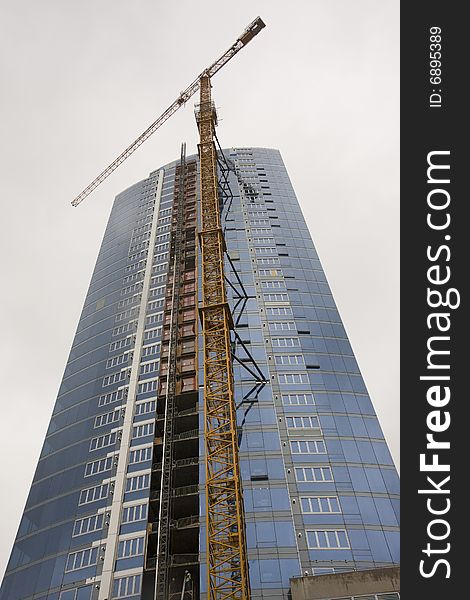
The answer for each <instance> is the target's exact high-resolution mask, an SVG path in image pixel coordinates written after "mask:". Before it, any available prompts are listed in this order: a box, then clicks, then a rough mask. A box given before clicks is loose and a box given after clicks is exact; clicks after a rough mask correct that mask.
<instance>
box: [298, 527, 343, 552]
mask: <svg viewBox="0 0 470 600" xmlns="http://www.w3.org/2000/svg"><path fill="white" fill-rule="evenodd" d="M306 534H307V544H308V547H309V548H311V549H315V550H326V549H329V548H349V541H348V536H347V533H346V530H345V529H315V530H312V531H306Z"/></svg>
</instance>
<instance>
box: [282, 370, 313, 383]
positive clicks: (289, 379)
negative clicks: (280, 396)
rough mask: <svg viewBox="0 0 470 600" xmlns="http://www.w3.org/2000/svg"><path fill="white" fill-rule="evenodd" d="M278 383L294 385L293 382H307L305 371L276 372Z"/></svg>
mask: <svg viewBox="0 0 470 600" xmlns="http://www.w3.org/2000/svg"><path fill="white" fill-rule="evenodd" d="M278 379H279V383H280V384H281V385H282V384H285V385H295V384H299V383H300V384H303V383H309V379H308V375H307V373H279V374H278Z"/></svg>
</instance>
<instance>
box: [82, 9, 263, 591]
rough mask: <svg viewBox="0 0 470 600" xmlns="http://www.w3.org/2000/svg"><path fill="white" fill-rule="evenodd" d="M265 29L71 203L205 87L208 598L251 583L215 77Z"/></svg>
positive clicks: (254, 29)
mask: <svg viewBox="0 0 470 600" xmlns="http://www.w3.org/2000/svg"><path fill="white" fill-rule="evenodd" d="M264 26H265V24H264V23H263V21H262V20H261V18H260V17H257V18H256V19H255V20H254V21H253V22H252V23H250V25H249V26H248V27H247V28H246V29H245V30H244V32H243V33H242V34H241V35H240V36H239V37H238V38H237V40H236V41H235V43H234V44H232V46H230V48H229V49H228V50H227V51H226V52H224V54H223V55H222V56H221V57H220V58H219V59H217V60H216V61H215V62H214V63H212V65H211V66H210V67H208V68H207V69H205V70H204V71H203V72H202V73H201V75H199V76H198V77H197V79H195V80H194V81H193V82H192V83H191V84H190V85H189V86H188V87H187V88H186V90H184V91H183V92H181V94H180V95H179V96H178V98H177V99H176V100H175V101H174V102H173V104H171V105H170V106H169V107H168V108H167V109H166V110H165V112H164V113H163V114H162V115H161V116H160V117H158V119H157V120H156V121H154V122H153V123H152V124H151V125H150V126H149V127H148V128H147V129H146V130H145V131H144V132H143V133H142V134H141V135H140V136H139V137H138V138H137V139H136V140H135V141H134V142H133V143H132V144H130V146H128V147H127V148H126V149H125V150H124V151H123V152H122V153H121V154H120V155H119V156H118V157H117V158H116V159H115V160H114V161H113V162H112V163H111V164H110V165H109V166H108V167H107V168H106V169H105V170H104V171H102V173H100V174H99V175H98V177H96V178H95V179H94V180H93V181H92V182H91V183H90V184H89V185H88V186H87V187H86V188H85V189H84V190H83V191H82V192H81V193H80V194H79V195H78V196H77V197H76V198H75V199H74V200H73V202H72V204H73V206H77V205H78V204H80V202H82V200H84V199H85V198H86V197H87V196H88V195H89V194H90V193H91V192H92V191H93V190H94V189H96V188H97V187H98V186H99V185H100V184H101V183H102V182H103V181H104V180H105V179H106V178H107V177H108V176H109V175H111V173H112V172H113V171H114V170H115V169H117V167H118V166H119V165H120V164H121V163H123V162H124V161H125V160H126V158H128V157H129V156H130V155H131V154H132V153H133V152H134V151H135V150H136V149H137V148H138V147H139V146H141V145H142V144H143V142H145V140H146V139H148V138H149V137H150V136H151V135H152V134H153V133H154V132H155V131H156V130H157V129H158V128H159V127H160V126H161V125H162V124H163V123H164V122H165V121H166V120H168V119H169V118H170V117H171V115H173V114H174V113H175V112H176V111H177V110H178V108H180V107H181V106H182V105H184V104H185V103H186V102H187V101H188V100H189V99H190V98H191V97H192V96H193V95H194V94H195V93H196V92H197V90H198V89H200V104H199V109H198V112H197V122H198V127H199V137H200V143H199V159H200V169H201V176H200V192H201V197H200V200H201V205H200V210H201V220H200V222H201V230H200V232H199V242H200V247H201V255H202V260H201V263H202V297H203V303H202V307H201V321H202V335H203V343H204V423H205V426H204V437H205V450H206V452H205V465H206V529H207V534H206V536H207V550H206V553H207V589H208V596H209V600H249V598H250V585H249V576H248V562H247V551H246V539H245V522H244V506H243V496H242V485H241V477H240V464H239V459H238V444H237V419H236V408H235V399H234V389H233V367H232V358H231V349H230V329H231V328H232V327H233V324H232V317H231V313H230V309H229V306H228V303H227V296H226V290H225V280H224V249H225V240H224V236H223V232H222V228H221V224H220V211H219V198H218V186H217V153H216V149H215V144H214V135H215V126H216V124H217V117H216V112H215V107H214V104H213V102H212V100H211V77H212V76H213V75H215V73H217V71H219V70H220V69H221V68H222V67H223V66H224V65H225V64H227V62H228V61H229V60H230V59H231V58H232V57H233V56H235V54H237V52H239V51H240V50H241V49H242V48H243V47H244V46H246V44H247V43H248V42H249V41H251V40H252V39H253V38H254V37H255V36H256V35H257V34H258V33H259V32H260V31H261V29H263V27H264Z"/></svg>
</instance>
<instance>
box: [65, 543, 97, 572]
mask: <svg viewBox="0 0 470 600" xmlns="http://www.w3.org/2000/svg"><path fill="white" fill-rule="evenodd" d="M97 561H98V548H87V549H86V550H79V551H78V552H71V553H70V554H69V555H68V556H67V564H66V565H65V572H66V573H68V572H69V571H77V570H78V569H84V568H85V567H90V566H91V565H96V563H97Z"/></svg>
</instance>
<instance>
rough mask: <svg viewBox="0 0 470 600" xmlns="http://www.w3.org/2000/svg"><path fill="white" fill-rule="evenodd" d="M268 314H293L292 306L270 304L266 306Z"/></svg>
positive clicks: (270, 315) (275, 315) (273, 315)
mask: <svg viewBox="0 0 470 600" xmlns="http://www.w3.org/2000/svg"><path fill="white" fill-rule="evenodd" d="M266 314H267V316H268V317H277V316H279V315H281V316H283V317H284V316H291V315H292V308H291V307H290V306H268V307H267V308H266Z"/></svg>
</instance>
